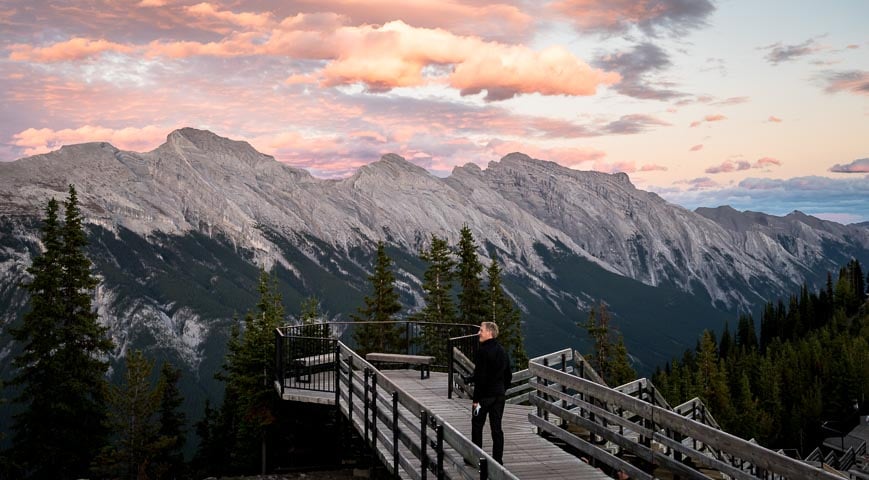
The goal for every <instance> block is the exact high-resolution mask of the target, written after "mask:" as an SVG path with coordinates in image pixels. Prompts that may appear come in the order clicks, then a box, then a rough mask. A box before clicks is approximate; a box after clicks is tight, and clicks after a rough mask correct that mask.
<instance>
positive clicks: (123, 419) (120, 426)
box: [94, 350, 167, 480]
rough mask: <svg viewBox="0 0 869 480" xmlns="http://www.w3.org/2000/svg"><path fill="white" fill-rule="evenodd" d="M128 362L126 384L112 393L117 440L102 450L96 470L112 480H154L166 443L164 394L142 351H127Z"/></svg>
mask: <svg viewBox="0 0 869 480" xmlns="http://www.w3.org/2000/svg"><path fill="white" fill-rule="evenodd" d="M125 363H126V373H125V374H124V380H123V382H122V383H121V385H117V386H116V385H112V386H111V387H110V390H109V404H110V406H111V408H110V410H109V425H111V429H112V432H113V433H114V441H113V442H112V443H111V444H110V445H109V446H107V447H105V448H104V449H103V452H102V453H101V454H100V455H99V457H98V458H97V460H96V462H95V467H94V469H95V470H96V471H97V472H99V473H101V474H102V475H104V476H106V477H109V478H127V479H129V480H136V479H138V478H154V477H155V472H154V466H155V462H154V461H155V459H156V458H157V456H158V454H159V452H160V450H161V449H163V448H164V447H165V444H166V443H167V440H166V439H165V438H161V436H160V424H159V423H158V421H157V411H158V408H159V406H160V397H161V396H162V392H161V391H160V387H155V386H154V385H152V384H151V373H152V371H153V369H154V362H153V361H151V360H148V359H146V358H145V355H144V354H143V353H142V351H141V350H135V351H132V352H128V353H127V357H126V362H125Z"/></svg>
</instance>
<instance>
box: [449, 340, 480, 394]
mask: <svg viewBox="0 0 869 480" xmlns="http://www.w3.org/2000/svg"><path fill="white" fill-rule="evenodd" d="M479 338H480V336H479V334H478V333H475V334H469V335H462V336H461V337H452V338H450V339H449V340H448V341H447V352H448V354H449V359H448V361H449V364H448V365H447V381H448V386H447V398H453V392H454V391H455V390H456V389H458V390H459V395H460V396H462V397H470V386H469V385H468V382H467V381H466V380H465V379H466V378H468V377H469V376H470V375H471V374H473V373H474V364H473V363H472V362H473V360H474V357H476V354H477V348H478V347H479V345H480V341H479Z"/></svg>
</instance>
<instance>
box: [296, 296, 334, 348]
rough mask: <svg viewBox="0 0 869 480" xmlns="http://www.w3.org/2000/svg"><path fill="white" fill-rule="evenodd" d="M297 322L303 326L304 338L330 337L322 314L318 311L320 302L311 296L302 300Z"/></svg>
mask: <svg viewBox="0 0 869 480" xmlns="http://www.w3.org/2000/svg"><path fill="white" fill-rule="evenodd" d="M299 321H300V323H301V324H302V325H303V327H302V336H304V337H317V338H328V337H329V335H330V332H329V325H328V324H326V323H323V312H321V311H320V300H319V299H317V297H313V296H311V297H308V298H306V299H304V300H302V309H301V312H300V313H299Z"/></svg>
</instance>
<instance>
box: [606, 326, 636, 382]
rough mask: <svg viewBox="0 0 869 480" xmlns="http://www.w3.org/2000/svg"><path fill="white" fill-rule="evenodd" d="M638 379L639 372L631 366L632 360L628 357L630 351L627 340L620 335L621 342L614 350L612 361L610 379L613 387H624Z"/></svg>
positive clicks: (619, 341)
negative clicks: (626, 344)
mask: <svg viewBox="0 0 869 480" xmlns="http://www.w3.org/2000/svg"><path fill="white" fill-rule="evenodd" d="M636 379H637V372H636V370H634V367H632V366H631V360H630V358H629V357H628V349H627V347H626V346H625V339H624V337H622V336H621V335H619V340H618V342H616V344H615V345H614V346H613V348H612V358H611V359H610V378H609V380H608V381H609V383H610V384H611V385H624V384H626V383H628V382H631V381H634V380H636Z"/></svg>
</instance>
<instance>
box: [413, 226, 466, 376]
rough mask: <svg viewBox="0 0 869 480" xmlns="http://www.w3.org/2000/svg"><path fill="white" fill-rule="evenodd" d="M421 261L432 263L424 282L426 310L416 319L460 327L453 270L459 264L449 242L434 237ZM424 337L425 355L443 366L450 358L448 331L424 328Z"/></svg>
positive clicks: (438, 328) (430, 327)
mask: <svg viewBox="0 0 869 480" xmlns="http://www.w3.org/2000/svg"><path fill="white" fill-rule="evenodd" d="M420 258H421V259H422V260H423V261H425V262H428V267H427V268H426V271H425V274H424V275H423V282H422V290H423V300H424V301H425V306H424V307H423V308H422V310H421V311H420V312H418V313H417V314H416V315H415V316H414V318H415V319H416V320H418V321H420V322H426V323H446V324H452V323H456V309H455V306H454V305H453V298H452V289H453V275H454V273H453V267H455V264H456V262H455V260H453V259H452V256H451V253H450V248H449V245H448V244H447V241H446V239H443V238H439V237H438V236H437V235H434V234H432V236H431V245H430V246H429V249H428V250H424V251H422V252H421V253H420ZM421 337H422V344H423V349H424V351H425V352H427V353H428V354H429V355H434V356H435V357H436V361H435V363H437V364H439V365H443V364H444V362H445V358H446V355H447V352H446V344H447V337H448V334H447V332H446V330H444V329H443V327H438V326H435V325H423V326H422V329H421Z"/></svg>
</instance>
